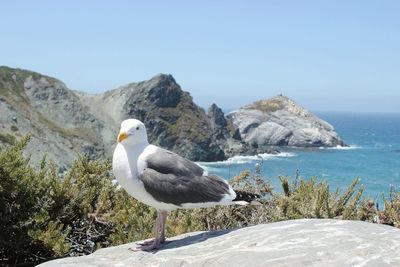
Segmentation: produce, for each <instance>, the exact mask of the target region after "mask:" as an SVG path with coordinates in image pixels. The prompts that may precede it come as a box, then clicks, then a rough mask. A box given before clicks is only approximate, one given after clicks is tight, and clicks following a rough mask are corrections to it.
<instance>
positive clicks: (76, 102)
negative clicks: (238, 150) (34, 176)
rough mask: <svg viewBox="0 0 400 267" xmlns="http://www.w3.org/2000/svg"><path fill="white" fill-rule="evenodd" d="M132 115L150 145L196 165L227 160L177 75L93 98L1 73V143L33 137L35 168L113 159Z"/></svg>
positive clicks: (52, 82)
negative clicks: (80, 157) (45, 161)
mask: <svg viewBox="0 0 400 267" xmlns="http://www.w3.org/2000/svg"><path fill="white" fill-rule="evenodd" d="M130 117H134V118H138V119H141V120H143V121H145V122H146V125H147V128H148V132H149V139H150V141H151V142H153V143H155V144H158V145H160V146H162V147H165V148H167V149H171V150H174V151H176V152H178V153H179V154H181V155H183V156H185V157H187V158H189V159H192V160H200V161H210V160H222V159H224V158H225V155H224V152H223V150H222V149H221V148H220V147H219V146H218V145H217V143H216V140H215V138H214V137H213V135H210V134H209V133H210V132H211V131H212V129H211V123H210V120H209V119H208V117H207V115H206V114H205V112H204V110H203V109H201V108H199V107H198V106H197V105H196V104H195V103H194V102H193V100H192V97H191V96H190V95H189V93H187V92H184V91H182V89H181V88H180V86H179V85H178V84H177V83H176V82H175V80H174V78H173V77H172V76H171V75H163V74H160V75H157V76H155V77H154V78H152V79H151V80H149V81H145V82H139V83H132V84H128V85H126V86H122V87H120V88H117V89H115V90H111V91H108V92H105V93H104V94H98V95H91V94H85V93H82V92H76V91H72V90H70V89H68V88H67V87H66V85H65V84H64V83H62V82H61V81H59V80H57V79H55V78H51V77H48V76H45V75H41V74H39V73H35V72H31V71H26V70H20V69H12V68H8V67H0V141H1V142H2V143H10V142H12V141H13V139H14V138H20V137H22V136H24V135H26V134H28V133H30V134H31V135H32V140H31V142H30V144H29V147H28V150H29V152H30V153H31V155H32V160H33V162H36V163H38V162H40V160H41V158H42V157H43V156H44V155H45V154H46V155H47V157H48V158H49V159H51V160H53V161H54V162H56V163H57V165H58V166H60V168H61V169H63V168H65V167H66V166H68V165H70V164H71V163H72V162H73V160H74V159H75V158H76V156H77V154H87V155H89V156H90V157H92V158H110V157H111V155H112V151H113V149H114V146H115V143H116V141H115V140H116V139H115V138H116V136H117V133H118V131H119V126H120V123H121V121H122V120H124V119H126V118H130Z"/></svg>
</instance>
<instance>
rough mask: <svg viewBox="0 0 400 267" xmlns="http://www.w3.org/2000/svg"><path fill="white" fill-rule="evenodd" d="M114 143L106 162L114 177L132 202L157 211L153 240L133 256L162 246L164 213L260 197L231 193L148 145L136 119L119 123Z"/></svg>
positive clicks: (221, 181) (223, 185) (175, 156)
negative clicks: (112, 152) (112, 151)
mask: <svg viewBox="0 0 400 267" xmlns="http://www.w3.org/2000/svg"><path fill="white" fill-rule="evenodd" d="M117 141H118V143H117V146H116V148H115V151H114V155H113V162H112V167H113V173H114V175H115V178H116V179H117V181H118V183H119V184H120V185H121V186H122V188H124V189H125V190H126V191H127V192H128V193H129V194H130V195H131V196H132V197H134V198H135V199H137V200H138V201H140V202H142V203H144V204H146V205H149V206H151V207H153V208H155V209H156V210H157V219H156V223H155V238H154V239H152V240H149V241H145V242H143V243H140V244H138V245H137V247H136V248H132V250H134V251H138V250H139V251H140V250H143V251H150V250H154V249H157V248H158V247H159V246H160V245H161V244H162V243H164V242H165V223H166V220H167V212H168V211H171V210H175V209H189V208H204V207H213V206H216V205H231V204H239V205H247V204H251V203H252V202H253V201H256V200H257V199H258V198H260V196H259V195H257V194H252V193H247V192H244V191H235V190H233V188H232V187H231V186H230V185H229V184H228V182H227V181H225V180H224V179H222V178H220V177H218V176H216V175H213V174H208V173H207V171H206V170H204V169H203V168H201V167H200V166H199V165H197V164H196V163H194V162H192V161H190V160H187V159H185V158H183V157H181V156H179V155H178V154H176V153H173V152H171V151H168V150H166V149H163V148H160V147H158V146H155V145H151V144H149V142H148V139H147V131H146V127H145V125H144V124H143V123H142V122H141V121H139V120H136V119H127V120H124V121H123V122H122V123H121V129H120V132H119V134H118V138H117Z"/></svg>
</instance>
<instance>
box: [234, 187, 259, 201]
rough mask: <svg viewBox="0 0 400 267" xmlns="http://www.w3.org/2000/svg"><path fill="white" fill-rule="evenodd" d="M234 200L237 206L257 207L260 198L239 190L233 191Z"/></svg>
mask: <svg viewBox="0 0 400 267" xmlns="http://www.w3.org/2000/svg"><path fill="white" fill-rule="evenodd" d="M235 193H236V198H235V199H234V200H233V201H234V202H236V203H237V204H241V203H244V204H255V205H257V203H259V202H258V200H259V199H260V198H261V196H260V195H258V194H253V193H248V192H245V191H241V190H235Z"/></svg>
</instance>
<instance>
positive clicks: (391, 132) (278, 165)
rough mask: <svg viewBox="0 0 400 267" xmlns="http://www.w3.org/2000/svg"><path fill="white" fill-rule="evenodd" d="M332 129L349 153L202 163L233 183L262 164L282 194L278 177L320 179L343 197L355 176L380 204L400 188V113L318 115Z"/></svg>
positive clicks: (289, 152)
mask: <svg viewBox="0 0 400 267" xmlns="http://www.w3.org/2000/svg"><path fill="white" fill-rule="evenodd" d="M316 115H317V116H319V117H320V118H322V119H324V120H326V121H328V122H329V123H330V124H332V125H333V126H334V127H335V129H336V131H337V132H338V133H339V135H340V136H341V137H342V139H343V140H344V141H345V143H347V144H348V145H350V147H348V148H316V149H293V148H291V149H289V148H281V149H280V151H281V154H279V155H268V154H262V155H258V156H237V157H233V158H230V159H228V160H226V161H222V162H207V163H204V162H201V163H200V165H202V166H203V167H204V168H206V169H207V170H208V172H209V173H214V174H216V175H219V176H221V177H224V178H225V179H231V178H232V177H234V176H235V175H237V174H239V173H240V172H241V171H243V170H250V171H252V172H254V170H255V165H256V164H257V163H258V164H260V163H262V175H263V176H264V177H265V178H266V179H268V180H269V181H270V182H271V183H272V185H273V186H274V188H275V189H276V190H278V191H280V190H281V188H280V182H279V176H289V177H291V178H292V179H294V177H295V176H296V172H297V170H298V172H299V175H300V177H302V178H303V179H309V178H310V177H312V176H315V177H317V179H318V180H319V181H322V180H326V181H328V182H329V186H330V189H331V190H336V188H339V189H340V190H341V192H343V191H344V190H345V189H346V188H347V187H348V185H350V183H351V182H352V181H353V179H354V178H355V177H359V179H360V183H361V184H363V185H364V187H365V189H364V194H363V195H364V197H371V198H373V199H376V200H378V201H379V202H380V201H381V199H382V198H381V195H382V193H385V194H386V196H388V193H389V190H390V188H391V187H394V188H395V189H397V190H399V189H400V114H399V115H397V114H396V115H391V114H390V115H382V114H350V113H316Z"/></svg>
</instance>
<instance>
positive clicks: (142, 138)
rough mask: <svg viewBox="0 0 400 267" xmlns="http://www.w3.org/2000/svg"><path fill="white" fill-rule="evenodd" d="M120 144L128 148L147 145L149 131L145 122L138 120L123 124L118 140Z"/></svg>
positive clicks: (125, 121)
mask: <svg viewBox="0 0 400 267" xmlns="http://www.w3.org/2000/svg"><path fill="white" fill-rule="evenodd" d="M117 141H118V143H120V144H122V145H124V146H125V145H127V146H134V145H137V144H143V143H144V144H147V143H148V141H147V131H146V127H145V126H144V124H143V122H141V121H140V120H136V119H127V120H124V121H123V122H122V123H121V129H120V131H119V134H118V138H117Z"/></svg>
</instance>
